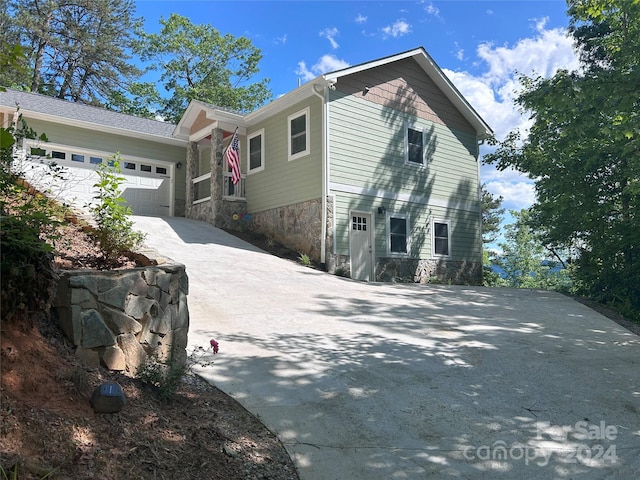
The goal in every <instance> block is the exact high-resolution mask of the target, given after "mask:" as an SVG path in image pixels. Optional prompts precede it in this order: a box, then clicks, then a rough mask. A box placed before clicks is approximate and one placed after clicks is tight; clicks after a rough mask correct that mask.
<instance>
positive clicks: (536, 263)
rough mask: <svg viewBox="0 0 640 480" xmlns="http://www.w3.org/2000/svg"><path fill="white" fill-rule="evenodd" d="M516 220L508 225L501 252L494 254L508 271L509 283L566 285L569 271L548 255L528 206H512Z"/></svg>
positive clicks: (546, 285)
mask: <svg viewBox="0 0 640 480" xmlns="http://www.w3.org/2000/svg"><path fill="white" fill-rule="evenodd" d="M509 213H510V214H511V215H512V216H513V217H514V219H515V222H514V223H511V224H509V225H507V226H506V227H505V230H506V231H505V235H504V237H505V242H501V243H500V244H499V246H500V248H501V249H502V254H501V255H500V256H497V257H495V258H494V260H493V261H494V262H495V263H497V264H498V265H500V267H501V268H502V270H503V271H504V272H505V274H506V278H505V280H506V285H507V286H510V287H516V288H544V289H555V288H558V287H559V286H566V283H567V282H566V272H564V271H563V270H561V269H559V268H557V267H558V264H557V263H556V262H553V261H550V260H549V259H547V258H546V250H545V247H544V245H543V244H542V242H541V241H540V238H539V235H538V234H537V232H535V231H534V230H533V228H532V227H531V224H530V222H531V217H530V213H529V211H528V210H527V209H524V210H520V211H517V210H510V211H509Z"/></svg>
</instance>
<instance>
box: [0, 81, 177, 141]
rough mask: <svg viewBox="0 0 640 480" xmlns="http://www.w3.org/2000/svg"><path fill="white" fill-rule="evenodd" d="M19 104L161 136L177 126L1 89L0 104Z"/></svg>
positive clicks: (23, 108) (72, 117)
mask: <svg viewBox="0 0 640 480" xmlns="http://www.w3.org/2000/svg"><path fill="white" fill-rule="evenodd" d="M16 104H17V105H19V106H20V109H21V110H22V111H24V112H25V113H26V112H29V111H32V112H38V113H42V114H47V115H54V116H57V117H62V118H66V119H69V120H75V121H80V122H86V123H91V124H94V125H98V126H99V125H102V126H106V127H112V128H118V129H121V130H125V131H129V132H138V133H143V134H147V135H155V136H159V137H169V138H171V134H172V133H173V130H174V129H175V127H176V126H175V125H174V124H172V123H165V122H159V121H157V120H149V119H147V118H141V117H135V116H133V115H126V114H124V113H118V112H112V111H110V110H106V109H104V108H100V107H93V106H91V105H84V104H82V103H72V102H68V101H66V100H60V99H58V98H53V97H48V96H46V95H40V94H37V93H28V92H20V91H17V90H11V89H7V91H6V92H0V105H2V106H6V107H10V108H15V107H16Z"/></svg>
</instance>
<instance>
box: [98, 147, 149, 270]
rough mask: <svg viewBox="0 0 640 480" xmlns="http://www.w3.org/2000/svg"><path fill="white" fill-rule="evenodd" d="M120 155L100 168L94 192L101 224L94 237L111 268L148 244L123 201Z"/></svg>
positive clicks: (116, 155)
mask: <svg viewBox="0 0 640 480" xmlns="http://www.w3.org/2000/svg"><path fill="white" fill-rule="evenodd" d="M120 161H121V158H120V154H119V153H116V154H115V155H112V156H111V157H109V161H108V162H103V163H101V164H100V165H99V166H98V169H97V173H98V178H99V180H98V183H96V184H95V185H94V188H96V189H97V190H98V193H97V194H96V196H95V197H94V199H95V200H96V201H95V202H94V203H93V204H92V205H91V206H90V210H91V213H92V214H93V218H94V220H95V222H96V224H97V229H96V231H95V232H94V233H93V237H94V239H95V240H97V241H98V243H99V244H100V249H101V250H102V253H103V255H104V257H105V263H106V264H107V266H109V265H112V264H114V263H115V262H116V260H117V258H118V257H119V256H121V255H122V254H124V253H127V252H130V251H132V250H135V249H136V248H138V247H139V246H140V244H141V243H142V242H143V240H144V234H143V233H141V232H137V231H134V230H133V221H132V220H131V219H130V218H129V216H130V215H131V214H132V213H133V211H132V210H131V208H130V207H129V206H128V205H126V200H125V199H124V198H122V196H121V193H122V190H121V186H122V183H123V182H124V181H125V179H124V177H122V176H121V172H122V170H121V169H120Z"/></svg>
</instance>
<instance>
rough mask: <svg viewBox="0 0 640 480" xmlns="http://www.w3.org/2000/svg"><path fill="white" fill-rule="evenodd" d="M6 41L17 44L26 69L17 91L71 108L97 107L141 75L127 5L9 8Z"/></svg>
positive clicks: (24, 4)
mask: <svg viewBox="0 0 640 480" xmlns="http://www.w3.org/2000/svg"><path fill="white" fill-rule="evenodd" d="M10 11H11V13H12V15H11V16H10V17H9V19H10V21H8V22H7V25H6V30H7V35H9V34H12V35H14V36H16V32H18V33H17V35H18V38H20V39H21V40H22V47H23V48H24V51H25V53H26V55H27V59H28V64H29V67H30V69H29V72H28V73H29V74H28V76H23V77H22V78H21V79H20V83H19V85H21V86H23V87H25V88H28V89H29V90H30V91H32V92H40V93H44V94H47V95H51V96H55V97H57V98H65V99H68V100H71V101H74V102H83V103H89V104H100V105H101V104H103V103H104V101H105V99H106V98H107V97H108V95H109V92H111V91H112V90H114V89H116V88H121V87H122V86H125V87H126V85H127V84H128V83H129V82H131V81H133V80H134V79H135V78H137V76H138V75H139V74H140V73H141V72H140V71H139V70H138V69H137V68H136V67H135V66H134V65H133V64H132V63H130V62H129V60H130V59H131V56H130V54H129V52H130V51H131V50H132V49H133V48H134V41H135V35H134V34H135V31H136V29H138V28H140V26H141V25H142V21H141V19H136V18H133V17H132V13H131V12H135V3H134V2H133V0H76V1H73V2H69V1H66V0H48V1H46V2H43V1H39V2H35V3H34V2H33V1H30V0H14V1H12V2H10Z"/></svg>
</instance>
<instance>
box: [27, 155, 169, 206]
mask: <svg viewBox="0 0 640 480" xmlns="http://www.w3.org/2000/svg"><path fill="white" fill-rule="evenodd" d="M29 148H30V149H31V147H29ZM31 152H32V153H34V154H41V155H42V154H43V153H44V152H43V151H42V150H39V149H35V148H34V149H31ZM46 155H47V156H48V157H49V158H47V160H43V159H42V157H40V159H37V158H34V160H35V161H33V162H29V163H28V165H29V168H27V178H29V179H30V181H32V183H34V184H35V185H36V186H39V188H44V189H46V190H50V191H51V192H52V194H53V195H54V196H56V197H59V198H61V199H62V200H64V201H66V202H68V203H71V204H72V205H74V206H76V207H80V208H86V207H87V206H88V205H89V204H90V203H91V202H93V201H94V199H93V197H94V196H95V194H96V189H95V188H94V185H95V184H96V183H97V182H98V175H97V173H96V167H97V166H98V165H99V164H100V163H102V162H106V161H108V156H107V155H100V154H91V153H87V152H80V153H78V152H75V151H74V150H72V149H67V148H56V147H53V148H49V147H48V145H47V149H46ZM45 161H53V162H55V163H57V164H58V165H60V166H61V167H64V169H63V171H62V172H61V175H60V178H57V179H55V181H52V180H51V178H49V177H50V175H45V174H44V172H45V166H44V165H43V162H45ZM120 167H121V169H122V177H124V179H125V181H124V182H123V184H122V197H123V198H124V199H125V200H126V201H127V204H128V205H129V206H130V207H131V209H132V210H133V212H134V214H136V215H146V216H168V215H170V214H171V176H170V175H171V171H172V169H171V166H170V165H168V164H166V163H160V162H154V161H152V160H147V159H140V158H135V159H132V158H127V157H126V156H122V162H121V164H120Z"/></svg>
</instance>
